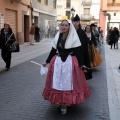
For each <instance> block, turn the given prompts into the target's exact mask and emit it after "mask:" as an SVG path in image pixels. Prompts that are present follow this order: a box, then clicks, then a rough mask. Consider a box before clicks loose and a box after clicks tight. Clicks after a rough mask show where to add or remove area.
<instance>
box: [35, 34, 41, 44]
mask: <svg viewBox="0 0 120 120" xmlns="http://www.w3.org/2000/svg"><path fill="white" fill-rule="evenodd" d="M35 40H36V42H39V41H40V35H39V34H35Z"/></svg>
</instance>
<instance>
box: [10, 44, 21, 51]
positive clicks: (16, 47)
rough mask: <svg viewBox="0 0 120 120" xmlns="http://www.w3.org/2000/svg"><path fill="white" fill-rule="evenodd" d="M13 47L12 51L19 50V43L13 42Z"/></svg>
mask: <svg viewBox="0 0 120 120" xmlns="http://www.w3.org/2000/svg"><path fill="white" fill-rule="evenodd" d="M14 45H15V49H14V50H13V51H12V52H20V46H19V43H14Z"/></svg>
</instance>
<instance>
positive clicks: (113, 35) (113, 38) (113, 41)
mask: <svg viewBox="0 0 120 120" xmlns="http://www.w3.org/2000/svg"><path fill="white" fill-rule="evenodd" d="M118 39H119V31H118V30H117V28H116V27H114V29H113V31H112V33H111V34H110V41H111V49H112V46H113V45H114V49H115V46H116V48H117V49H118V45H117V44H118Z"/></svg>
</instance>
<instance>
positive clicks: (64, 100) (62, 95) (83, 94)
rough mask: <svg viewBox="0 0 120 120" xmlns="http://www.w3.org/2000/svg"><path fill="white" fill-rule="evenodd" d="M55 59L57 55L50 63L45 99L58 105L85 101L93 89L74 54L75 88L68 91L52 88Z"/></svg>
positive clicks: (44, 92)
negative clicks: (89, 85) (90, 87)
mask: <svg viewBox="0 0 120 120" xmlns="http://www.w3.org/2000/svg"><path fill="white" fill-rule="evenodd" d="M55 59H56V56H54V57H53V58H52V60H51V62H50V65H49V69H48V74H47V79H46V85H45V88H44V91H43V94H42V95H43V97H44V99H46V100H48V101H50V102H51V103H53V104H56V105H66V106H71V105H76V104H80V103H82V102H84V101H85V100H86V98H88V97H89V96H90V95H91V91H90V89H89V87H88V85H87V82H86V78H85V75H84V73H83V71H82V69H81V68H80V67H79V64H78V61H77V58H76V57H75V56H72V76H73V90H68V91H60V90H55V89H53V88H52V83H53V73H54V62H55Z"/></svg>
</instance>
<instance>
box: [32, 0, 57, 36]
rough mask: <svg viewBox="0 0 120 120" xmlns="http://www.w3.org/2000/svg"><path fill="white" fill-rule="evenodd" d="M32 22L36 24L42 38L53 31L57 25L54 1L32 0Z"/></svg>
mask: <svg viewBox="0 0 120 120" xmlns="http://www.w3.org/2000/svg"><path fill="white" fill-rule="evenodd" d="M32 7H33V11H32V22H33V23H35V24H38V26H39V27H40V30H41V35H42V37H47V35H48V31H49V30H50V31H53V30H54V31H55V29H56V23H57V19H56V17H57V10H56V0H32Z"/></svg>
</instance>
